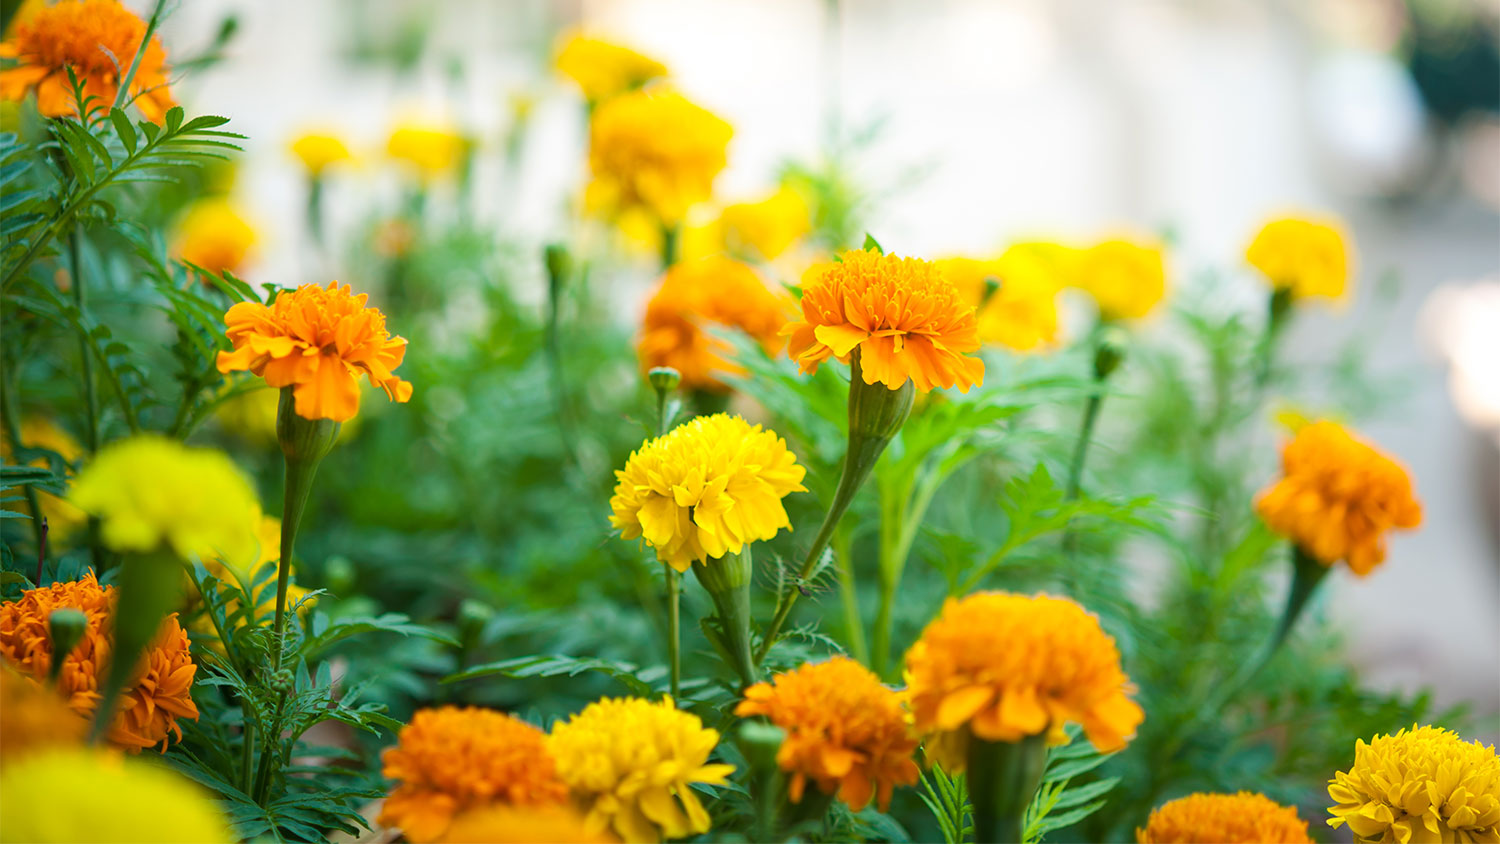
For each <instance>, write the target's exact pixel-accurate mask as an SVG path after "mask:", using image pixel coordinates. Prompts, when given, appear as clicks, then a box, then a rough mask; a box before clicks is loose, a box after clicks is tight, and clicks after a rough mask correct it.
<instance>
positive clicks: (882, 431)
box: [849, 349, 917, 449]
mask: <svg viewBox="0 0 1500 844" xmlns="http://www.w3.org/2000/svg"><path fill="white" fill-rule="evenodd" d="M849 364H850V369H849V438H850V439H851V440H852V439H854V438H855V437H864V438H868V439H872V440H879V441H881V448H882V449H883V448H884V447H885V443H886V442H889V441H890V439H891V437H894V436H896V432H897V431H899V430H901V426H902V425H903V424H905V423H906V418H907V417H908V416H911V408H912V404H913V403H914V402H915V401H916V397H917V387H916V384H914V383H912V381H911V379H909V378H908V379H907V380H906V383H904V384H902V385H901V386H900V387H897V388H896V389H894V390H892V389H890V388H889V387H887V386H886V385H884V384H881V383H879V382H876V383H874V384H866V383H865V379H864V375H863V374H862V370H861V369H860V365H859V350H858V349H855V350H854V353H853V354H852V355H851V356H850V358H849Z"/></svg>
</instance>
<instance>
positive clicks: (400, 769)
mask: <svg viewBox="0 0 1500 844" xmlns="http://www.w3.org/2000/svg"><path fill="white" fill-rule="evenodd" d="M546 738H547V737H546V734H545V733H543V732H542V731H541V730H538V729H537V728H536V727H533V726H531V725H530V724H528V723H526V722H525V721H522V720H520V719H518V718H514V717H512V716H510V715H506V714H505V713H503V712H496V711H494V710H490V709H480V708H478V707H473V706H468V707H463V708H459V707H456V706H443V707H439V708H437V709H424V710H422V711H420V712H418V713H417V714H416V715H413V716H412V719H411V723H410V724H407V725H406V726H405V727H402V728H401V732H400V734H399V735H398V736H397V737H396V740H397V744H396V746H395V747H392V748H389V749H387V750H386V751H385V753H383V754H382V755H381V757H380V759H381V762H382V763H384V769H383V773H384V774H385V775H386V776H387V777H390V778H391V779H393V780H396V781H397V782H398V785H397V786H396V788H395V789H394V790H393V791H392V792H391V794H390V796H389V797H387V798H386V801H385V808H383V809H381V812H380V822H381V823H383V824H390V825H394V826H399V827H401V829H402V830H403V831H404V832H405V833H406V837H407V838H409V839H410V840H412V841H416V842H418V844H422V842H428V841H438V840H441V839H442V838H443V836H444V835H445V833H446V832H447V831H448V826H449V824H450V823H452V821H453V818H454V815H456V814H458V813H460V812H463V811H466V810H469V809H474V808H478V807H484V806H489V805H492V804H496V803H501V804H511V805H520V806H537V805H546V804H552V803H560V802H562V801H563V800H565V799H567V796H568V792H567V788H566V787H564V785H563V783H562V782H561V781H560V780H558V778H557V773H556V768H555V766H554V765H553V763H552V756H551V755H550V754H549V753H548V752H547V741H546Z"/></svg>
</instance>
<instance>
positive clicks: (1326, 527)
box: [1255, 420, 1422, 576]
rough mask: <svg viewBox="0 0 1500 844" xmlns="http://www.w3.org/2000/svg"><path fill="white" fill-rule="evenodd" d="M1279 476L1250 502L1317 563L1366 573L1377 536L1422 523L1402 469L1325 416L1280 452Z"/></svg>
mask: <svg viewBox="0 0 1500 844" xmlns="http://www.w3.org/2000/svg"><path fill="white" fill-rule="evenodd" d="M1281 472H1282V477H1281V480H1279V481H1277V482H1276V483H1275V484H1273V485H1272V486H1271V487H1270V488H1269V489H1267V490H1265V491H1264V492H1262V493H1261V495H1260V498H1259V499H1257V500H1256V502H1255V512H1256V513H1258V514H1259V515H1260V517H1261V519H1263V520H1264V521H1265V523H1266V525H1267V526H1269V527H1270V528H1271V530H1273V531H1275V532H1276V533H1278V534H1280V535H1282V536H1285V537H1286V538H1288V539H1290V540H1292V541H1293V542H1295V543H1296V544H1297V546H1298V547H1299V548H1301V549H1302V550H1303V552H1304V553H1307V554H1310V555H1312V556H1313V557H1315V558H1317V559H1318V560H1319V561H1320V562H1322V563H1323V564H1324V565H1329V566H1331V565H1333V564H1334V563H1336V562H1338V561H1339V560H1345V561H1347V562H1348V563H1349V568H1350V569H1352V570H1353V571H1354V573H1355V574H1358V575H1360V576H1364V575H1367V574H1369V573H1370V572H1371V571H1373V570H1374V569H1375V567H1376V566H1378V565H1380V563H1381V562H1383V561H1384V560H1385V534H1386V532H1387V531H1390V530H1393V529H1395V528H1406V529H1410V528H1414V527H1416V526H1417V525H1419V524H1421V523H1422V505H1421V504H1420V503H1418V502H1417V499H1416V496H1415V495H1414V494H1413V492H1412V485H1411V478H1410V477H1409V476H1408V475H1407V474H1406V470H1405V469H1403V468H1401V465H1400V464H1399V463H1397V462H1396V461H1394V460H1392V459H1391V458H1390V457H1388V456H1386V455H1385V454H1382V453H1381V452H1380V451H1379V450H1377V449H1376V448H1375V447H1374V446H1371V445H1369V444H1368V443H1365V442H1363V441H1362V440H1359V439H1357V438H1356V437H1355V436H1354V435H1352V434H1351V433H1349V432H1348V431H1347V430H1345V429H1344V428H1343V426H1341V425H1339V424H1337V423H1335V422H1329V421H1326V420H1324V421H1319V422H1313V423H1311V424H1309V425H1305V426H1303V427H1302V428H1301V429H1299V430H1298V431H1297V433H1296V436H1294V437H1293V438H1292V441H1291V442H1289V443H1287V444H1286V447H1285V448H1284V449H1282V452H1281Z"/></svg>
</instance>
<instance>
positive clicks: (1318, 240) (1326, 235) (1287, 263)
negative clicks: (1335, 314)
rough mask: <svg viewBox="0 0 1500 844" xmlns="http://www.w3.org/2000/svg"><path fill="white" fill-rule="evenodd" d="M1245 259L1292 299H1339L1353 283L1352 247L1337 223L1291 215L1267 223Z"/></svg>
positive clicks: (1247, 251)
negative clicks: (1346, 243) (1350, 260)
mask: <svg viewBox="0 0 1500 844" xmlns="http://www.w3.org/2000/svg"><path fill="white" fill-rule="evenodd" d="M1245 260H1246V261H1248V262H1250V265H1251V266H1253V267H1255V268H1256V269H1257V270H1260V271H1261V273H1262V274H1264V275H1265V277H1266V281H1267V282H1269V283H1270V285H1271V286H1272V287H1273V288H1276V289H1278V290H1280V289H1285V290H1289V291H1291V294H1292V298H1294V299H1305V298H1307V297H1309V296H1322V297H1325V298H1328V299H1337V298H1339V297H1340V296H1342V295H1344V288H1345V286H1346V285H1347V284H1348V283H1349V250H1348V247H1347V246H1346V245H1345V238H1344V235H1343V233H1342V232H1341V231H1340V230H1339V226H1338V224H1337V223H1336V222H1333V221H1331V220H1328V221H1325V220H1312V219H1301V218H1296V217H1287V218H1284V219H1279V220H1272V221H1271V222H1269V223H1266V224H1265V226H1264V227H1262V228H1261V230H1260V231H1259V232H1257V233H1256V235H1255V239H1254V240H1252V241H1250V245H1249V246H1248V247H1247V248H1246V249H1245Z"/></svg>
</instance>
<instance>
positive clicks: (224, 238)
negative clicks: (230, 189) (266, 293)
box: [177, 198, 256, 274]
mask: <svg viewBox="0 0 1500 844" xmlns="http://www.w3.org/2000/svg"><path fill="white" fill-rule="evenodd" d="M255 241H256V236H255V229H254V228H253V227H252V226H251V225H250V223H249V222H247V221H246V220H245V218H244V217H243V216H241V215H240V213H239V211H238V210H236V209H235V206H234V204H233V203H231V202H230V201H229V200H227V199H222V198H220V199H202V200H199V201H198V202H195V203H193V205H192V206H191V207H190V208H189V209H188V212H187V214H186V216H184V217H183V218H182V221H181V222H180V223H178V224H177V256H178V257H179V258H180V259H181V260H182V261H183V262H184V263H188V264H196V265H198V266H200V267H202V268H203V269H205V270H208V271H209V272H211V273H224V272H225V271H228V272H231V273H236V274H238V273H239V272H240V270H241V269H243V268H244V265H245V260H246V258H248V257H249V255H250V250H251V248H252V247H254V246H255Z"/></svg>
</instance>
